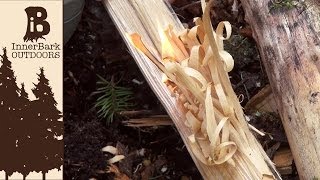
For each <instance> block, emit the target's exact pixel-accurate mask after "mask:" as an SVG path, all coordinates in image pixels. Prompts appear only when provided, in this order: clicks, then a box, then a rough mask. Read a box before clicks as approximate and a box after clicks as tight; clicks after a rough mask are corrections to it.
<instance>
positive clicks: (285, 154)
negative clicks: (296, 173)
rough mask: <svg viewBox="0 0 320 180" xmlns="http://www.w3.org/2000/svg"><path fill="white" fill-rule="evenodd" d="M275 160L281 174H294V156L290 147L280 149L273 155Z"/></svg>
mask: <svg viewBox="0 0 320 180" xmlns="http://www.w3.org/2000/svg"><path fill="white" fill-rule="evenodd" d="M273 162H274V163H275V165H276V167H277V169H278V171H279V173H280V174H282V175H288V174H292V162H293V157H292V153H291V150H290V149H289V148H282V149H279V150H278V151H277V152H276V153H275V155H274V157H273Z"/></svg>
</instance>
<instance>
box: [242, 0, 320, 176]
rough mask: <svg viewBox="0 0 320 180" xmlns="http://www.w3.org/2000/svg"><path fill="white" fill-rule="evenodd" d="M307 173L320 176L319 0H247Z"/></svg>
mask: <svg viewBox="0 0 320 180" xmlns="http://www.w3.org/2000/svg"><path fill="white" fill-rule="evenodd" d="M241 2H242V6H243V7H244V10H245V13H246V20H247V21H248V22H249V24H250V25H251V26H252V30H253V36H254V38H255V39H256V41H257V44H258V46H259V50H260V54H261V57H262V60H263V63H264V65H265V68H266V72H267V74H268V77H269V80H270V84H271V87H272V91H273V95H274V96H275V100H276V103H277V107H278V110H279V113H280V116H281V119H282V122H283V126H284V128H285V132H286V134H287V137H288V141H289V144H290V147H291V150H292V153H293V157H294V160H295V164H296V166H297V170H298V173H299V176H300V178H301V179H314V178H320V5H319V1H318V0H305V1H298V3H296V4H293V3H295V2H297V1H288V2H289V3H292V7H290V5H289V4H287V5H285V4H281V2H282V1H281V0H280V1H272V0H263V1H261V0H241Z"/></svg>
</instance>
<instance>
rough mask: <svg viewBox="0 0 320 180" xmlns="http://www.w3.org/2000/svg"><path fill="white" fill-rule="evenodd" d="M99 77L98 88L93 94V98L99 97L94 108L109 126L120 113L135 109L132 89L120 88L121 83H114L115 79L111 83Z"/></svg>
mask: <svg viewBox="0 0 320 180" xmlns="http://www.w3.org/2000/svg"><path fill="white" fill-rule="evenodd" d="M98 77H99V81H98V82H97V87H98V88H97V90H96V91H95V92H93V93H92V96H98V97H97V100H96V102H95V104H94V108H95V109H97V114H98V116H99V117H100V118H103V119H105V120H106V123H107V124H108V125H109V124H111V123H112V122H113V120H114V118H115V117H116V116H118V115H119V112H121V111H124V110H127V109H129V108H130V107H133V103H132V100H133V92H132V91H131V90H130V88H126V87H121V86H118V85H117V84H118V83H119V82H114V80H113V78H111V81H110V82H109V81H107V80H106V79H104V78H103V77H101V76H99V75H98Z"/></svg>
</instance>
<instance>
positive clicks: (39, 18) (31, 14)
mask: <svg viewBox="0 0 320 180" xmlns="http://www.w3.org/2000/svg"><path fill="white" fill-rule="evenodd" d="M25 11H26V13H27V16H28V26H27V31H26V34H25V36H24V37H23V40H24V41H25V42H27V41H32V42H33V40H36V41H37V40H38V39H39V38H41V39H45V38H44V37H43V36H44V35H47V34H49V32H50V24H49V23H48V22H47V21H46V18H47V16H48V14H47V11H46V9H45V8H43V7H28V8H26V9H25Z"/></svg>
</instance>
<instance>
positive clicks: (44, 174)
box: [42, 172, 46, 180]
mask: <svg viewBox="0 0 320 180" xmlns="http://www.w3.org/2000/svg"><path fill="white" fill-rule="evenodd" d="M42 180H46V173H45V172H42Z"/></svg>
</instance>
